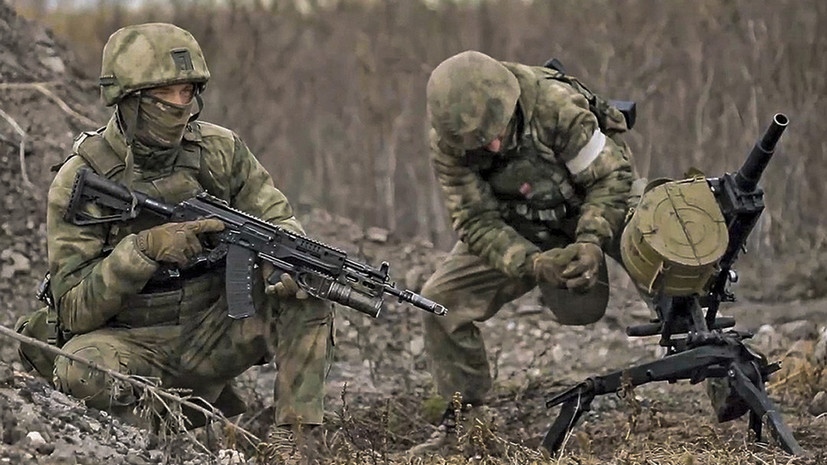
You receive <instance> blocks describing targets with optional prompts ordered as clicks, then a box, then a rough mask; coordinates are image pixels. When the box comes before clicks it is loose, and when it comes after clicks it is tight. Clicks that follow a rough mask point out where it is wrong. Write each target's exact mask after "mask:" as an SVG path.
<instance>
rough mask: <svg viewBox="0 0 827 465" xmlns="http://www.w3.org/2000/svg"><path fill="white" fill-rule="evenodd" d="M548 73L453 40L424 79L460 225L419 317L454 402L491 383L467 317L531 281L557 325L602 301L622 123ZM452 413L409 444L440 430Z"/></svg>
mask: <svg viewBox="0 0 827 465" xmlns="http://www.w3.org/2000/svg"><path fill="white" fill-rule="evenodd" d="M556 75H557V73H555V72H554V71H552V70H550V69H547V68H544V67H537V66H525V65H521V64H517V63H508V62H501V61H497V60H495V59H493V58H491V57H489V56H487V55H485V54H482V53H480V52H476V51H466V52H463V53H460V54H457V55H455V56H452V57H450V58H448V59H447V60H445V61H443V62H442V63H441V64H440V65H439V66H437V67H436V68H435V69H434V70H433V72H432V73H431V76H430V79H429V80H428V84H427V103H428V115H429V118H430V124H431V131H430V144H431V162H432V164H433V166H434V169H435V171H436V175H437V179H438V180H439V183H440V185H441V186H442V191H443V193H444V200H445V205H446V207H447V208H448V211H449V213H450V216H451V219H452V221H453V227H454V229H455V230H456V232H457V233H458V235H459V242H457V244H456V245H455V246H454V248H453V250H451V252H450V254H449V255H448V257H446V259H445V260H444V261H443V262H442V263H441V264H440V265H439V266H438V267H437V270H436V271H435V273H434V274H433V275H432V276H431V277H430V278H429V279H428V281H427V282H426V283H425V285H424V288H423V290H422V295H424V296H426V297H428V298H429V299H433V300H434V301H436V302H440V303H442V304H443V305H445V306H446V307H447V308H449V309H450V312H449V313H448V315H447V316H445V317H441V318H434V317H431V316H430V315H426V316H425V318H424V325H425V347H426V348H427V354H428V361H429V368H430V371H431V374H432V375H433V378H434V380H435V382H436V385H437V388H438V391H439V393H440V394H441V395H442V396H444V397H445V398H446V400H450V399H451V398H452V396H453V395H454V393H455V392H459V393H460V394H461V395H462V402H463V403H464V404H471V405H478V404H480V403H482V402H483V400H484V397H485V395H486V393H487V392H488V391H489V389H490V388H491V383H492V381H491V375H490V373H489V367H488V361H487V358H486V350H485V345H484V342H483V338H482V335H481V333H480V330H479V328H478V327H477V325H476V323H477V322H481V321H484V320H487V319H488V318H491V317H492V316H493V315H495V314H496V313H497V312H498V311H499V309H500V308H501V307H502V306H503V305H504V304H505V303H507V302H510V301H512V300H514V299H516V298H517V297H519V296H521V295H523V294H525V293H526V292H528V291H529V290H531V289H533V288H534V287H535V286H538V285H539V286H540V289H541V291H542V294H543V300H544V303H545V304H546V305H547V306H548V307H549V308H550V309H551V310H552V312H553V313H554V315H555V317H556V318H557V320H558V321H559V322H560V323H562V324H568V325H585V324H588V323H593V322H595V321H597V320H598V319H600V318H601V317H602V316H603V314H604V312H605V309H606V304H607V302H608V294H609V288H608V273H607V269H606V262H605V256H606V255H607V254H608V255H610V256H612V257H614V258H616V259H618V260H619V248H618V241H617V240H618V239H619V236H620V232H621V229H622V226H623V222H624V219H625V216H626V214H627V210H628V206H629V202H630V189H631V186H632V183H633V169H632V165H631V163H630V152H629V149H628V147H627V146H626V145H625V144H624V143H623V142H622V141H621V140H620V138H619V137H618V136H617V135H618V134H619V133H621V132H623V131H625V130H626V129H627V128H626V123H625V121H624V119H623V115H622V114H620V113H619V112H618V111H617V110H616V109H614V108H608V107H605V106H604V107H603V109H602V110H603V111H595V110H594V108H593V109H592V110H590V102H589V100H588V98H587V97H589V95H588V93H587V90H586V89H585V88H584V87H582V85H581V87H580V88H575V87H574V86H573V85H572V83H571V82H566V81H565V80H560V79H557V78H556ZM578 84H579V83H578ZM453 412H454V410H453V408H450V407H449V409H448V410H447V411H446V415H445V418H444V419H443V424H442V425H441V427H440V429H439V430H438V431H437V433H436V434H435V435H434V437H432V438H431V439H430V440H429V441H427V442H426V443H424V444H421V445H420V446H417V447H416V448H414V449H413V450H412V452H413V453H417V452H423V451H426V450H429V449H432V448H435V447H438V446H441V445H442V444H443V443H444V440H445V439H446V438H448V437H450V436H452V435H451V434H448V433H450V429H451V428H452V426H453V424H454V419H453V418H452V416H453Z"/></svg>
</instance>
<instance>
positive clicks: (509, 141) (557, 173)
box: [430, 62, 634, 277]
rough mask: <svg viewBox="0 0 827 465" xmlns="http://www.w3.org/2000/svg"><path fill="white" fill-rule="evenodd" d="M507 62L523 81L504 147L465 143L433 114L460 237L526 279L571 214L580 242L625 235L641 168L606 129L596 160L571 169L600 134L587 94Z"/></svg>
mask: <svg viewBox="0 0 827 465" xmlns="http://www.w3.org/2000/svg"><path fill="white" fill-rule="evenodd" d="M502 64H503V66H505V68H507V69H508V70H509V71H510V72H511V73H512V74H513V75H514V76H515V77H516V79H517V82H518V83H519V85H520V96H519V99H518V105H517V110H516V113H515V114H514V115H513V116H512V117H511V119H512V120H514V123H513V124H509V125H508V128H509V130H510V131H511V132H510V133H508V134H506V136H505V138H504V148H503V150H502V151H501V152H500V153H498V154H492V153H491V152H487V151H485V150H470V151H467V150H462V149H460V148H457V147H456V146H455V145H454V144H452V143H451V142H450V141H448V140H446V139H445V138H444V137H443V134H442V133H441V132H440V130H439V127H440V126H439V124H436V125H435V123H434V122H433V121H432V122H431V124H432V130H431V133H430V140H431V160H432V164H433V166H434V169H435V171H436V175H437V179H438V180H439V183H440V185H441V187H442V190H443V193H444V198H445V205H446V207H447V209H448V212H449V214H450V216H451V219H452V222H453V227H454V229H455V230H456V231H457V233H458V234H459V237H460V240H462V241H464V242H465V243H466V244H468V246H469V248H470V250H471V251H472V252H473V253H476V254H478V255H480V256H481V257H482V258H484V259H485V260H486V261H487V262H488V263H489V264H491V266H493V267H495V268H496V269H498V270H500V271H502V272H503V273H505V274H507V275H509V276H513V277H521V276H527V275H529V274H530V272H531V266H530V265H531V264H530V263H529V261H528V259H529V257H530V256H532V255H533V254H535V253H538V252H540V250H541V249H540V246H539V245H538V244H541V243H542V242H543V241H544V240H545V239H546V238H547V237H548V236H549V235H551V234H552V233H553V231H555V230H558V229H560V228H561V223H562V222H565V221H566V220H575V221H577V228H576V237H575V239H576V240H577V241H579V242H593V243H595V244H598V245H600V246H601V247H604V246H605V244H606V243H607V242H609V241H611V240H612V239H613V238H614V236H615V235H618V234H619V233H620V230H621V227H622V223H623V220H624V218H625V216H626V213H627V210H628V207H629V205H628V199H629V191H630V187H631V184H632V180H633V177H634V176H633V172H632V166H631V162H630V157H631V154H630V151H629V149H628V147H627V146H626V145H625V144H624V143H623V142H622V141H621V140H620V139H619V138H618V137H617V136H605V135H604V136H605V140H604V145H603V147H602V149H601V150H600V151H599V153H598V154H597V155H596V156H595V157H594V159H593V160H590V162H589V163H587V164H586V165H585V166H583V167H578V168H580V169H578V170H577V172H572V171H571V170H570V169H569V166H570V164H571V163H572V162H579V161H580V160H579V159H578V155H580V154H581V153H582V152H583V151H584V150H585V148H586V147H587V145H588V144H589V143H590V141H591V140H592V139H593V138H595V137H598V138H599V137H600V136H601V133H600V132H599V128H598V124H597V119H596V117H595V115H594V114H593V113H592V112H591V111H589V105H588V102H587V100H586V98H585V97H584V96H583V95H582V94H581V93H579V92H578V91H576V90H575V89H574V88H572V87H571V86H569V85H567V84H565V83H563V82H560V81H558V80H554V79H549V78H548V75H547V73H546V70H545V69H544V68H541V67H530V66H524V65H520V64H515V63H506V62H503V63H502ZM596 131H597V132H596Z"/></svg>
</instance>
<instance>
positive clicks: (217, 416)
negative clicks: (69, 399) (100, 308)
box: [0, 325, 261, 446]
mask: <svg viewBox="0 0 827 465" xmlns="http://www.w3.org/2000/svg"><path fill="white" fill-rule="evenodd" d="M0 334H2V335H4V336H8V337H10V338H12V339H15V340H17V341H19V342H21V343H24V344H29V345H32V346H35V347H37V348H38V349H41V350H44V351H46V352H48V353H50V354H53V355H59V356H61V357H66V358H68V359H69V360H72V361H73V362H78V363H82V364H83V365H86V366H88V367H89V368H92V369H93V370H98V371H100V372H103V373H106V374H107V375H109V376H111V377H112V378H115V379H117V380H118V381H123V382H125V383H129V384H131V385H133V386H135V387H138V388H140V389H143V390H145V391H147V392H149V393H151V394H152V395H153V396H156V397H159V398H162V399H166V400H168V401H171V402H175V403H177V404H179V405H182V406H186V407H189V408H191V409H193V410H195V411H197V412H199V413H201V414H203V415H205V416H206V417H207V418H211V419H213V420H218V421H220V422H222V423H224V424H226V425H227V426H229V427H230V428H232V429H234V430H236V431H238V432H240V433H242V435H243V436H244V437H245V439H247V440H248V441H250V444H251V445H253V446H257V445H258V444H259V443H261V439H259V438H258V437H257V436H256V435H255V434H253V433H251V432H249V431H247V430H246V429H244V428H242V427H240V426H238V425H236V424H235V423H233V422H231V421H230V420H228V419H227V417H225V416H224V415H222V414H221V412H220V411H218V410H216V409H215V408H213V409H212V410H207V409H205V408H204V407H202V406H200V405H198V404H195V403H193V402H190V401H188V400H186V399H183V398H181V397H179V396H177V395H175V394H170V393H169V392H167V391H166V390H164V389H162V388H160V387H157V386H153V385H152V384H150V383H148V382H146V381H141V380H139V379H136V378H135V377H133V376H128V375H125V374H123V373H119V372H117V371H114V370H112V369H109V368H106V367H102V366H100V365H98V364H97V363H95V362H90V361H89V360H86V359H84V358H82V357H78V356H77V355H75V354H70V353H69V352H66V351H65V350H62V349H60V348H58V347H55V346H53V345H50V344H46V343H45V342H41V341H39V340H37V339H34V338H31V337H28V336H24V335H22V334H20V333H17V332H16V331H14V330H12V329H9V328H7V327H5V326H3V325H0Z"/></svg>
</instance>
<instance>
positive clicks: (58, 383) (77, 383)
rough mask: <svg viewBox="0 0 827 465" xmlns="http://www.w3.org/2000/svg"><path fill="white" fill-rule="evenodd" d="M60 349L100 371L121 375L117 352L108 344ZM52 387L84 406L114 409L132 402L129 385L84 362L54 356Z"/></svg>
mask: <svg viewBox="0 0 827 465" xmlns="http://www.w3.org/2000/svg"><path fill="white" fill-rule="evenodd" d="M72 342H74V341H69V342H68V343H67V344H66V345H65V346H64V347H63V348H64V350H66V351H67V352H69V353H71V354H72V355H76V356H78V357H80V358H82V359H84V360H87V361H89V362H93V363H95V364H96V365H97V366H99V367H102V368H108V369H110V370H114V371H117V372H124V371H125V370H124V369H123V368H122V367H123V365H122V363H121V359H120V356H119V354H118V352H117V350H116V349H115V348H114V347H112V346H111V345H109V344H105V343H104V344H94V343H91V341H89V343H83V344H72ZM54 383H55V387H57V388H58V390H60V391H61V392H64V393H66V394H70V395H72V396H73V397H76V398H78V399H81V400H84V401H86V405H88V406H90V407H93V408H97V409H101V410H106V409H109V408H111V407H113V406H123V405H129V404H132V403H134V402H135V395H134V392H133V388H132V386H131V385H129V384H126V383H123V382H120V381H118V380H115V379H113V378H112V377H111V376H109V375H107V374H106V373H104V372H103V371H100V370H97V369H94V368H92V367H90V366H87V365H85V364H83V363H80V362H76V361H73V360H69V359H67V358H66V357H57V359H56V360H55V371H54Z"/></svg>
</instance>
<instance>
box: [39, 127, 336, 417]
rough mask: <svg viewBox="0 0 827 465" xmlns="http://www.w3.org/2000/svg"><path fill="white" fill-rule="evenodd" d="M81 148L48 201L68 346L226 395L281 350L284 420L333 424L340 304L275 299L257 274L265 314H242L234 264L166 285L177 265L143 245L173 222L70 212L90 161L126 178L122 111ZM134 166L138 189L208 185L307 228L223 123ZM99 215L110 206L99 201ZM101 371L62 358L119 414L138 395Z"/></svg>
mask: <svg viewBox="0 0 827 465" xmlns="http://www.w3.org/2000/svg"><path fill="white" fill-rule="evenodd" d="M76 149H77V153H78V156H73V157H70V158H69V159H68V160H67V161H66V162H65V163H64V164H63V166H62V167H61V168H60V170H59V172H58V173H57V176H56V177H55V179H54V181H53V182H52V185H51V188H50V189H49V195H48V210H47V233H48V248H49V264H50V271H51V274H52V291H53V294H54V297H55V299H56V302H57V308H58V316H59V321H60V324H61V327H62V329H63V330H65V331H68V332H70V333H71V334H72V335H73V337H72V338H71V339H70V340H69V341H68V342H67V344H66V345H65V346H64V349H66V350H69V351H70V352H72V353H76V354H78V355H82V356H84V357H90V358H91V359H92V360H93V361H97V362H98V363H101V364H102V365H103V366H107V367H109V368H112V369H115V370H118V371H120V372H122V373H126V374H131V375H141V376H151V377H158V378H159V379H160V380H161V381H162V382H163V383H164V385H165V386H169V387H181V388H189V389H195V392H196V393H198V394H200V395H203V396H204V397H205V399H206V400H215V399H216V398H217V397H218V396H219V394H220V393H221V392H222V391H223V389H224V386H225V385H226V384H227V383H228V382H229V381H230V380H232V378H233V377H235V376H237V375H238V374H239V373H241V372H243V371H244V370H246V369H247V368H249V367H250V366H251V365H253V364H255V363H259V362H263V361H267V360H268V359H269V358H270V357H272V356H273V355H275V356H276V363H277V365H278V367H279V371H278V375H277V379H276V393H275V394H276V404H275V410H276V413H275V415H276V421H277V422H278V423H280V424H288V423H293V422H297V421H300V422H303V423H310V424H319V423H321V422H322V419H323V405H322V402H323V397H324V376H325V373H326V371H327V365H328V363H329V355H330V346H331V344H332V322H333V315H332V308H331V306H330V305H328V304H326V303H324V302H322V301H319V300H318V299H306V300H303V301H299V300H296V299H284V300H279V299H277V298H276V297H273V296H266V295H265V294H264V291H263V288H264V286H263V285H262V281H263V280H261V279H257V281H256V294H255V296H256V300H255V302H256V307H257V309H258V312H257V314H256V315H255V316H254V317H251V318H248V319H243V320H232V319H230V318H228V317H227V312H228V308H227V300H226V296H225V291H224V286H223V279H224V270H223V269H215V270H212V271H209V272H207V273H205V274H202V275H200V276H197V277H190V278H186V279H182V280H181V282H180V283H173V284H175V285H174V286H172V287H173V289H167V288H163V289H161V288H159V287H157V286H155V284H154V283H156V281H157V280H158V279H159V276H160V273H161V271H163V270H164V269H166V268H167V267H168V266H169V265H167V264H164V265H163V266H162V264H160V263H159V262H156V261H155V260H153V259H151V258H149V257H148V256H147V255H146V254H144V253H141V252H140V251H139V250H138V247H137V244H136V237H137V234H138V233H140V232H141V231H143V230H146V229H149V228H152V227H155V226H158V225H159V224H162V223H163V220H162V219H160V218H155V217H152V216H151V215H144V216H141V217H139V218H138V219H137V220H135V221H133V222H131V223H129V224H122V225H95V226H83V227H79V226H74V225H72V224H69V223H67V222H66V221H65V220H64V218H63V212H64V211H65V208H66V206H67V203H68V200H69V197H70V195H71V189H72V185H73V182H74V179H75V174H76V173H77V171H78V169H80V168H81V167H83V166H87V165H91V166H93V167H94V168H95V169H96V171H98V172H99V173H103V174H105V175H107V176H108V177H109V178H111V179H113V180H115V181H120V180H121V179H123V178H124V176H125V175H126V173H125V170H126V164H125V163H124V158H125V156H126V145H125V142H124V138H123V135H122V134H121V132H120V131H119V129H118V126H117V123H116V121H115V119H114V117H113V119H111V120H110V122H109V124H108V125H107V127H106V129H105V130H103V131H102V132H99V133H91V134H86V136H85V138H83V139H80V140H79V141H78V143H77V144H76ZM132 174H133V188H134V189H135V190H138V191H141V192H145V193H146V194H148V195H150V196H152V197H156V198H159V199H161V200H163V201H165V202H168V203H177V202H180V201H182V200H184V199H186V198H189V197H191V196H193V195H194V194H196V193H197V192H200V191H201V190H204V189H206V190H207V191H208V192H209V193H210V194H212V195H214V196H216V197H219V198H221V199H223V200H226V201H227V202H228V203H229V204H230V205H231V206H232V207H234V208H237V209H239V210H243V211H245V212H248V213H250V214H252V215H255V216H257V217H260V218H262V219H264V220H266V221H270V222H272V223H274V224H277V225H279V226H282V227H284V228H286V229H288V230H291V231H295V232H299V233H303V230H302V228H301V226H300V225H299V223H298V222H297V221H296V220H295V218H294V217H293V212H292V209H291V207H290V205H289V203H288V202H287V199H286V198H285V197H284V195H283V194H282V193H281V192H280V191H279V190H278V189H276V188H275V187H274V186H273V182H272V179H271V177H270V176H269V174H268V173H267V172H266V171H265V170H264V168H263V167H262V166H261V165H260V164H259V162H258V161H257V160H256V158H255V157H254V156H253V154H252V153H251V152H250V150H249V149H248V148H247V146H246V145H245V144H244V143H243V142H242V141H241V140H240V139H239V138H238V136H237V135H235V134H234V133H233V132H232V131H230V130H227V129H224V128H222V127H219V126H216V125H213V124H209V123H204V122H193V123H191V124H189V125H188V126H187V130H186V132H185V133H184V138H183V143H182V144H181V146H180V147H179V148H178V149H177V150H175V151H174V152H173V154H172V156H170V157H168V158H158V159H154V160H152V163H146V164H142V163H136V164H135V166H134V172H133V173H132ZM89 213H91V214H95V215H100V214H103V213H106V212H103V211H101V209H100V208H98V207H90V208H89ZM148 283H149V284H148ZM162 283H164V284H168V282H166V281H164V282H162ZM162 287H163V286H162ZM100 376H101V375H99V374H95V373H92V372H91V371H89V370H87V369H86V368H84V367H83V366H81V365H78V364H75V363H71V362H69V361H68V360H66V359H65V358H62V357H58V359H57V361H56V368H55V379H54V382H55V384H56V385H57V386H58V387H59V388H61V389H62V390H64V391H66V392H69V393H72V394H74V395H77V396H79V397H83V398H87V399H88V402H89V403H90V404H91V405H94V406H96V407H99V408H110V406H111V408H112V409H113V411H117V410H118V405H119V404H124V405H130V403H131V402H133V401H134V395H132V394H131V393H128V392H121V390H120V388H119V387H118V386H116V385H114V384H112V383H111V382H105V381H104V380H103V379H102V378H100ZM110 402H111V403H110Z"/></svg>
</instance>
